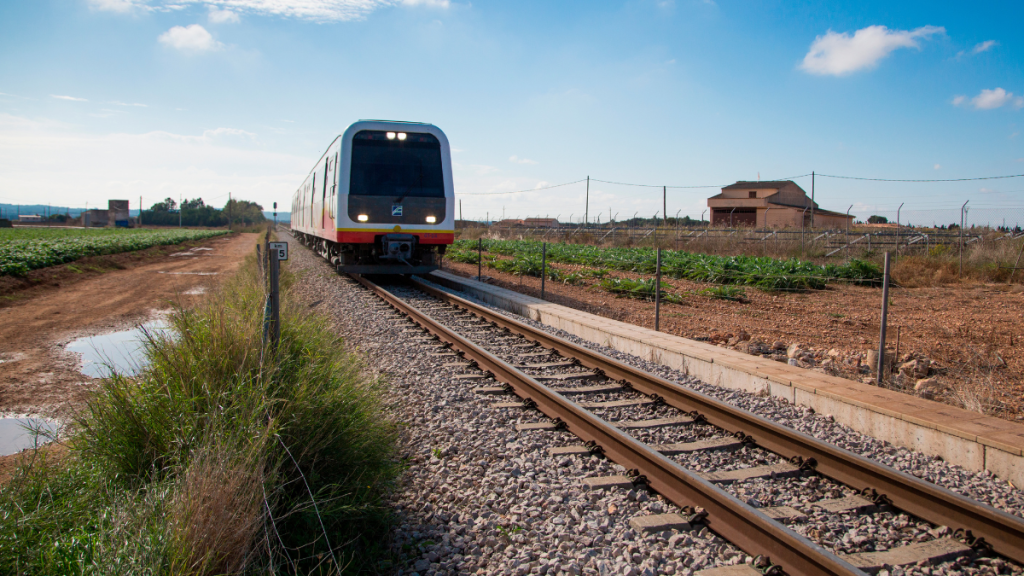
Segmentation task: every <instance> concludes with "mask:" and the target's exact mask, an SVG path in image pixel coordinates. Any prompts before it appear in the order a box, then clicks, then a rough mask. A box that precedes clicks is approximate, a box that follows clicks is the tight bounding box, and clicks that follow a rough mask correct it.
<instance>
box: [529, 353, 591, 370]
mask: <svg viewBox="0 0 1024 576" xmlns="http://www.w3.org/2000/svg"><path fill="white" fill-rule="evenodd" d="M541 356H548V354H541ZM575 364H576V363H575V362H573V361H571V360H567V361H565V362H541V363H539V364H516V365H515V367H516V368H564V367H566V366H574V365H575Z"/></svg>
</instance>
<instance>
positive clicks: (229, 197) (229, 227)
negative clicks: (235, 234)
mask: <svg viewBox="0 0 1024 576" xmlns="http://www.w3.org/2000/svg"><path fill="white" fill-rule="evenodd" d="M228 230H231V192H228Z"/></svg>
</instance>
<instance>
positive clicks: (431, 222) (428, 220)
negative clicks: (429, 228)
mask: <svg viewBox="0 0 1024 576" xmlns="http://www.w3.org/2000/svg"><path fill="white" fill-rule="evenodd" d="M434 222H437V218H434V217H433V216H427V224H433V223H434Z"/></svg>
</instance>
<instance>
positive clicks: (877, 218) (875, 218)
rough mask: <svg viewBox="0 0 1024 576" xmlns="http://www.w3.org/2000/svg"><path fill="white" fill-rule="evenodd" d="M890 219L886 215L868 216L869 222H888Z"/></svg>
mask: <svg viewBox="0 0 1024 576" xmlns="http://www.w3.org/2000/svg"><path fill="white" fill-rule="evenodd" d="M888 223H889V219H888V218H886V217H885V216H870V217H868V224H888Z"/></svg>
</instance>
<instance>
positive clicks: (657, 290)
mask: <svg viewBox="0 0 1024 576" xmlns="http://www.w3.org/2000/svg"><path fill="white" fill-rule="evenodd" d="M654 274H655V276H654V331H655V332H660V330H659V329H660V328H661V248H658V261H657V263H656V264H655V265H654Z"/></svg>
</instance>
